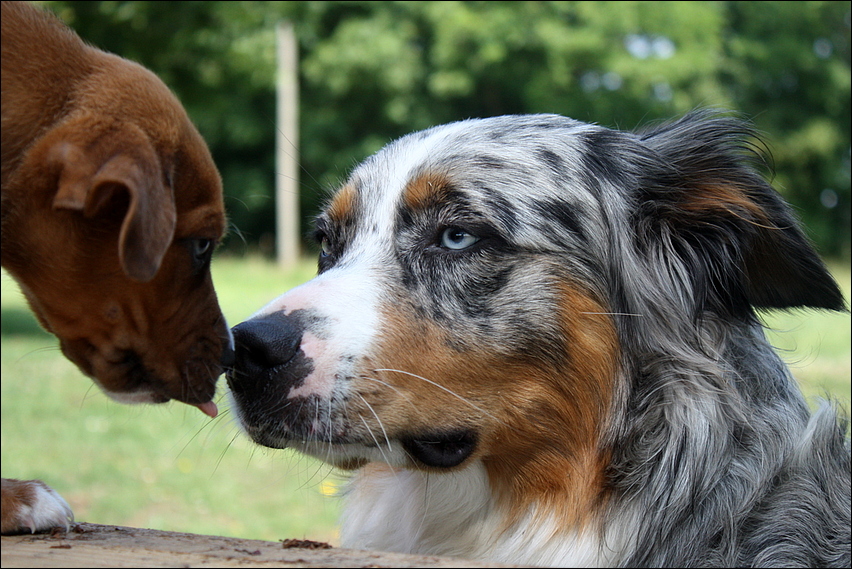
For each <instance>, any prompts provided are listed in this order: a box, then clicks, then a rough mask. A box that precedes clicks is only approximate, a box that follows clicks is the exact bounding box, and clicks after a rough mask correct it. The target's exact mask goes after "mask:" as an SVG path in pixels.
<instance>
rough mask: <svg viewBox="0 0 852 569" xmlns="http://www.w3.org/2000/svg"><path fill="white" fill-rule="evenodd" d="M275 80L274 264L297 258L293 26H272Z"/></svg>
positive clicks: (296, 93)
mask: <svg viewBox="0 0 852 569" xmlns="http://www.w3.org/2000/svg"><path fill="white" fill-rule="evenodd" d="M276 40H277V42H278V80H277V105H276V106H277V111H276V122H277V128H276V136H275V180H276V183H275V219H276V222H275V245H276V255H277V257H278V264H279V265H281V266H282V267H289V266H292V265H293V264H295V263H296V261H297V260H298V259H299V241H300V239H299V78H298V65H299V64H298V45H297V43H296V35H295V33H294V32H293V25H292V24H291V23H290V22H281V23H279V24H278V27H277V29H276Z"/></svg>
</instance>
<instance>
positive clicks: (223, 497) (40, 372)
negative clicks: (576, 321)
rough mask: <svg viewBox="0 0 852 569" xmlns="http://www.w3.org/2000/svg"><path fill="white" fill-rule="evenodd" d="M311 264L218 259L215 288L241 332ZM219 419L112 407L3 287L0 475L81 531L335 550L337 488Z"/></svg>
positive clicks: (158, 408)
mask: <svg viewBox="0 0 852 569" xmlns="http://www.w3.org/2000/svg"><path fill="white" fill-rule="evenodd" d="M314 273H315V264H314V263H313V262H305V263H302V264H300V265H299V266H298V267H297V268H296V269H294V270H292V271H282V270H280V269H279V268H277V267H276V266H275V265H274V264H272V263H268V262H265V261H263V260H261V259H259V258H248V259H245V260H238V259H232V258H227V257H220V258H217V259H216V261H215V262H214V265H213V274H214V282H215V284H216V288H217V290H218V292H219V296H220V301H221V304H222V307H223V310H224V312H225V316H226V317H227V318H228V322H229V323H231V324H232V325H233V324H236V323H238V322H240V321H242V320H244V319H245V318H247V317H249V316H250V315H251V314H252V313H253V312H254V311H256V310H257V309H259V308H260V307H261V306H263V305H264V304H265V303H266V302H268V301H269V300H271V299H273V298H274V297H276V296H278V295H279V294H281V293H282V292H284V291H286V290H288V289H289V288H292V287H293V286H295V285H297V284H299V283H301V282H303V281H305V280H307V279H309V278H310V277H311V276H312V275H313V274H314ZM219 391H220V396H219V397H217V402H218V403H219V407H220V411H222V413H221V414H220V416H219V417H218V418H216V419H213V420H210V419H209V418H207V417H206V416H204V415H203V414H201V413H200V412H199V411H198V410H197V409H194V408H191V407H188V406H186V405H180V404H176V403H170V404H167V405H145V406H127V405H119V404H116V403H114V402H111V401H110V400H109V399H107V397H106V396H105V395H103V394H102V393H101V392H100V390H99V389H98V388H97V387H94V386H93V384H92V382H91V381H90V380H89V379H88V378H86V377H84V376H83V375H82V374H81V373H80V372H79V371H78V370H77V369H76V368H75V367H74V365H73V364H71V363H70V362H68V361H67V360H66V359H65V358H64V357H63V356H62V354H61V353H60V352H59V349H58V347H57V342H56V340H55V339H54V338H53V337H52V336H50V335H48V334H47V333H45V332H44V331H42V330H41V328H39V326H38V324H36V322H35V320H34V318H33V317H32V315H31V314H30V312H29V310H28V309H27V308H26V305H25V302H24V300H23V298H22V296H21V294H20V292H19V290H18V287H17V285H16V284H15V282H14V281H13V280H12V279H11V278H10V277H9V276H8V275H7V274H6V273H5V272H3V277H2V457H1V458H2V462H1V463H0V464H2V474H3V476H5V477H11V478H40V479H42V480H44V481H46V482H47V483H49V484H51V485H52V486H53V487H54V488H56V489H57V490H58V491H59V492H60V493H61V494H62V495H63V496H64V497H65V499H66V500H68V502H69V504H71V507H72V508H73V509H74V512H75V515H76V518H77V520H79V521H88V522H95V523H102V524H116V525H130V526H137V527H150V528H156V529H164V530H174V531H187V532H193V533H202V534H213V535H224V536H234V537H245V538H254V539H269V540H276V539H285V538H305V539H315V540H321V541H329V542H332V543H335V542H336V541H337V537H336V536H337V532H336V520H337V517H338V513H339V504H338V500H337V499H336V498H334V497H332V496H330V495H329V494H331V493H333V491H334V488H335V487H336V486H338V485H339V484H340V482H341V481H342V477H341V476H340V475H338V474H336V473H334V472H332V471H331V470H330V469H329V468H328V467H325V466H323V465H321V464H320V463H319V462H317V461H314V460H312V459H309V458H306V457H304V456H301V455H298V454H296V453H292V452H289V451H272V450H268V449H263V448H261V447H258V446H256V445H254V444H252V443H251V442H249V441H248V440H247V438H246V437H245V436H244V435H243V434H241V433H240V431H239V429H238V427H237V426H236V424H235V422H234V417H233V415H232V414H231V413H229V412H228V411H227V404H226V402H225V400H224V398H223V397H221V393H222V392H223V391H224V382H223V381H221V380H220V386H219Z"/></svg>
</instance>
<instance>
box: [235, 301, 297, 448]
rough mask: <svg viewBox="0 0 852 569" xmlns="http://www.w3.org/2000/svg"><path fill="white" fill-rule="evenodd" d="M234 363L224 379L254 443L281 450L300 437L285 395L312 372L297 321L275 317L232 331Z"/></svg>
mask: <svg viewBox="0 0 852 569" xmlns="http://www.w3.org/2000/svg"><path fill="white" fill-rule="evenodd" d="M232 332H233V334H234V363H233V365H232V366H231V367H230V369H229V370H228V372H227V374H226V376H227V379H228V386H229V387H230V389H231V393H232V394H233V397H234V399H235V401H236V403H237V405H238V407H239V411H240V418H241V420H242V422H243V426H244V427H245V428H246V430H247V432H248V433H249V435H250V436H251V437H252V438H253V439H254V440H255V442H257V443H259V444H262V445H266V446H270V447H276V448H280V447H282V446H286V441H287V440H292V439H294V438H300V437H299V435H300V433H299V430H300V429H299V424H300V421H299V419H300V417H298V416H294V413H293V406H292V405H290V401H288V398H287V395H288V393H289V392H290V390H291V389H292V388H294V387H298V386H299V385H300V384H301V383H302V382H303V381H304V379H305V377H307V376H308V375H309V374H310V372H311V371H312V370H313V364H312V361H311V360H310V359H309V358H307V357H305V355H304V353H303V352H302V351H301V349H300V345H301V339H302V333H303V327H302V326H301V324H300V322H299V320H298V319H297V318H293V317H289V316H285V315H284V314H282V313H274V314H269V315H266V316H262V317H260V318H257V319H252V320H247V321H245V322H243V323H241V324H238V325H237V326H234V328H233V329H232Z"/></svg>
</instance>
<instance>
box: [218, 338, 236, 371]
mask: <svg viewBox="0 0 852 569" xmlns="http://www.w3.org/2000/svg"><path fill="white" fill-rule="evenodd" d="M236 361H237V360H236V355H235V354H234V344H233V341H232V340H231V338H228V339H227V340H226V341H224V342H223V343H222V357H220V358H219V364H220V365H221V366H222V367H223V368H225V369H228V368H232V367H234V364H235V363H236Z"/></svg>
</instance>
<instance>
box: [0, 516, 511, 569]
mask: <svg viewBox="0 0 852 569" xmlns="http://www.w3.org/2000/svg"><path fill="white" fill-rule="evenodd" d="M0 565H2V566H3V567H256V566H276V567H400V568H402V567H509V566H508V565H499V564H495V563H481V562H475V561H465V560H462V559H455V558H447V557H434V556H421V555H406V554H401V553H385V552H378V551H360V550H354V549H338V548H331V547H330V546H328V545H327V544H321V543H318V542H313V541H303V540H283V541H279V542H272V541H260V540H253V539H237V538H231V537H215V536H208V535H195V534H190V533H177V532H167V531H159V530H152V529H141V528H132V527H123V526H107V525H99V524H89V523H76V524H73V525H72V527H71V531H69V532H67V533H66V532H64V531H54V532H53V533H46V534H35V535H29V534H27V535H16V536H3V537H2V548H0Z"/></svg>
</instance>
